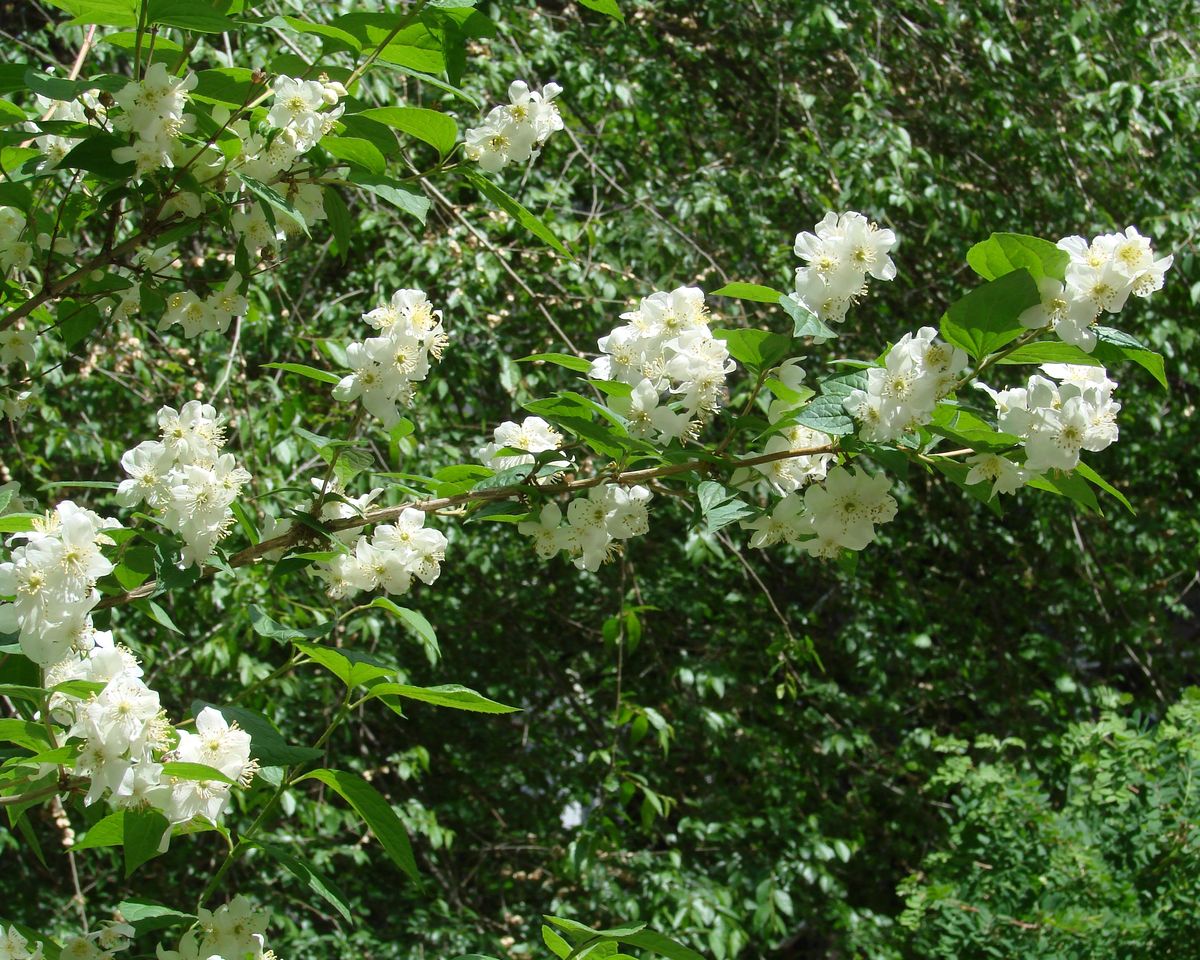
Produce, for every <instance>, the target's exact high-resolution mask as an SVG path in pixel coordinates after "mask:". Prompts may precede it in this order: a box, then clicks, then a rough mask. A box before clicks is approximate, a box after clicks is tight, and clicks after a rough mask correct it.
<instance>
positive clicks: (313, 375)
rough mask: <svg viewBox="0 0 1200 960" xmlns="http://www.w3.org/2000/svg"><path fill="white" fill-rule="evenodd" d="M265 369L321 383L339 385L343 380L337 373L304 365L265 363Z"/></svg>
mask: <svg viewBox="0 0 1200 960" xmlns="http://www.w3.org/2000/svg"><path fill="white" fill-rule="evenodd" d="M263 367H266V368H269V369H271V370H283V371H286V372H287V373H295V374H298V375H299V376H301V377H308V379H309V380H319V381H321V383H338V382H339V381H341V379H342V378H341V377H339V376H338V375H337V374H336V373H330V372H329V371H328V370H318V369H317V368H316V367H310V366H308V365H307V364H303V363H264V364H263Z"/></svg>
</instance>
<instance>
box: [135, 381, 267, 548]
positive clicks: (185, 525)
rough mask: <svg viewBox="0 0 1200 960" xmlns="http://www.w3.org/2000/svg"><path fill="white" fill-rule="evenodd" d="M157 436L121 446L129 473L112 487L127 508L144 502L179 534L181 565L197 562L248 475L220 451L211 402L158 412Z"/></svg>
mask: <svg viewBox="0 0 1200 960" xmlns="http://www.w3.org/2000/svg"><path fill="white" fill-rule="evenodd" d="M158 426H159V429H160V430H161V435H160V438H159V439H158V440H145V441H143V442H142V443H139V444H138V445H137V446H136V447H134V448H133V449H132V450H127V451H125V454H124V455H123V456H122V457H121V466H122V467H123V468H124V469H125V472H126V473H127V474H129V479H128V480H122V481H121V484H120V486H118V487H117V501H118V502H119V503H120V504H121V505H122V506H126V507H132V506H135V505H137V504H139V503H142V502H145V503H146V504H148V505H149V506H150V507H151V508H152V509H154V510H157V511H159V512H160V513H161V515H162V521H163V523H164V524H165V525H166V526H167V527H168V529H170V530H173V531H174V532H175V533H177V534H179V536H180V537H182V538H183V544H184V545H183V550H182V551H181V553H180V556H181V558H182V560H183V562H184V564H185V565H186V566H190V565H192V564H196V565H199V564H202V563H203V562H204V561H205V560H206V559H207V558H208V557H209V556H211V554H212V552H213V548H214V547H215V546H216V544H217V541H218V540H220V539H221V538H222V537H223V536H225V534H226V533H227V532H228V530H229V528H230V526H231V525H232V524H233V512H232V510H231V509H230V508H231V507H232V505H233V501H234V500H236V499H237V497H238V494H239V493H241V491H242V487H244V486H245V485H246V484H247V483H249V482H250V479H251V477H250V474H249V473H248V472H246V470H244V469H242V468H241V467H239V466H238V465H237V463H236V461H235V460H234V458H233V454H231V453H221V448H222V447H224V446H225V432H224V429H223V427H222V424H221V419H220V417H218V416H217V411H216V410H215V409H214V408H213V407H212V405H211V404H207V403H201V402H200V401H199V400H189V401H188V402H187V403H185V404H184V405H183V408H182V409H180V410H176V409H175V408H174V407H162V408H161V409H160V410H159V411H158Z"/></svg>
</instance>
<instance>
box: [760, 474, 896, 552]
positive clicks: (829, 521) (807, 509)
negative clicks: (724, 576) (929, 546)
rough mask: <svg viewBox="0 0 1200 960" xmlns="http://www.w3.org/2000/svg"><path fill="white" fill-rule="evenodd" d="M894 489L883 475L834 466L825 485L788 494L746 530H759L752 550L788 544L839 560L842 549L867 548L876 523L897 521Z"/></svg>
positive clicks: (813, 485) (812, 486)
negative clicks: (889, 491)
mask: <svg viewBox="0 0 1200 960" xmlns="http://www.w3.org/2000/svg"><path fill="white" fill-rule="evenodd" d="M890 488H891V482H890V481H889V480H888V478H887V477H886V476H884V475H883V474H877V475H876V476H871V475H870V474H869V473H867V472H866V471H864V470H858V471H854V470H851V469H850V468H848V467H834V468H833V469H832V470H830V471H829V474H828V476H826V478H825V482H824V483H823V484H812V485H811V486H809V488H808V489H807V490H805V491H804V493H803V495H801V494H800V493H789V494H788V495H787V496H786V497H784V498H783V499H782V500H780V501H779V502H778V503H776V504H775V506H774V507H773V508H772V510H771V512H770V513H767V514H763V515H762V516H761V517H759V518H758V519H757V520H753V521H751V522H748V523H745V524H743V526H744V527H745V528H746V529H748V530H753V531H754V535H753V536H752V537H751V538H750V545H751V546H753V547H766V546H770V545H771V544H775V543H779V542H780V541H784V542H787V543H791V544H795V545H797V546H800V547H802V548H804V549H805V550H807V551H808V553H809V554H811V555H812V556H814V557H836V556H837V555H838V554H840V553H841V552H842V550H843V549H847V550H862V549H863V548H864V547H866V546H867V544H869V543H871V541H873V540H874V539H875V536H876V532H875V526H876V524H880V523H887V522H889V521H890V520H891V519H892V518H893V517H895V515H896V501H895V500H893V499H892V497H891V496H889V495H888V490H889V489H890Z"/></svg>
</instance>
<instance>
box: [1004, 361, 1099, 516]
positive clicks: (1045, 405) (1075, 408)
mask: <svg viewBox="0 0 1200 960" xmlns="http://www.w3.org/2000/svg"><path fill="white" fill-rule="evenodd" d="M1042 370H1043V372H1044V373H1045V374H1046V376H1041V375H1040V374H1035V375H1034V376H1032V377H1030V378H1029V382H1028V383H1027V384H1026V385H1025V386H1024V387H1014V388H1012V389H1010V390H993V389H991V388H990V387H987V386H983V385H982V384H981V385H980V386H981V388H982V389H983V390H985V391H987V393H988V394H989V395H991V397H992V399H993V400H994V401H995V404H996V415H997V421H998V424H999V426H1000V429H1001V430H1003V431H1004V432H1005V433H1010V434H1012V435H1014V436H1017V437H1020V438H1021V439H1022V440H1023V441H1024V446H1025V464H1024V470H1025V471H1026V473H1027V475H1030V476H1031V475H1036V474H1039V473H1045V472H1046V471H1047V470H1073V469H1075V467H1076V466H1078V464H1079V456H1080V453H1081V451H1083V450H1088V451H1090V452H1092V453H1095V452H1098V451H1100V450H1103V449H1105V448H1106V447H1108V446H1109V445H1111V444H1112V443H1115V442H1116V440H1117V434H1118V428H1117V413H1118V411H1120V409H1121V404H1120V403H1119V402H1118V401H1116V400H1114V399H1113V398H1112V395H1113V391H1114V390H1115V389H1116V387H1117V384H1116V383H1114V382H1113V381H1112V380H1109V379H1108V374H1107V371H1105V369H1104V368H1103V367H1098V366H1097V367H1093V366H1084V365H1080V364H1066V363H1047V364H1043V365H1042ZM1056 380H1057V381H1059V382H1058V383H1055V381H1056ZM989 464H990V468H991V469H997V470H999V469H1000V468H998V467H997V466H996V465H995V464H994V463H992V462H991V461H989ZM1001 472H1003V474H1004V485H1005V486H1007V485H1010V484H1011V482H1012V481H1013V480H1015V479H1017V478H1018V475H1017V474H1015V473H1013V471H1011V470H1008V471H1001ZM983 478H984V477H981V479H983ZM995 479H996V480H997V482H1000V481H1001V477H1000V475H999V474H998V475H997V477H996V478H995ZM1001 492H1005V491H1004V490H1003V489H1001Z"/></svg>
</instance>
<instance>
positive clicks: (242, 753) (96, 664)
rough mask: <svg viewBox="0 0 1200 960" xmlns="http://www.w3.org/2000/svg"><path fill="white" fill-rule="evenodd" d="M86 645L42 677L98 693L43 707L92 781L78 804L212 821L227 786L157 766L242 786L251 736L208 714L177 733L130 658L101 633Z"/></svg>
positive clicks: (79, 771) (248, 774) (59, 696)
mask: <svg viewBox="0 0 1200 960" xmlns="http://www.w3.org/2000/svg"><path fill="white" fill-rule="evenodd" d="M91 642H92V644H93V646H92V647H91V649H89V650H87V651H86V652H83V653H76V654H74V655H71V656H68V657H67V658H66V659H64V660H62V661H60V662H59V663H57V664H55V665H54V666H52V667H51V668H50V669H49V670H48V671H47V672H46V678H47V679H46V683H47V686H50V687H55V686H58V685H60V684H65V683H67V682H68V681H83V682H84V683H85V684H93V685H95V686H97V687H99V689H98V690H97V691H96V692H94V693H91V694H90V695H76V694H75V693H72V692H68V691H70V690H71V688H70V687H69V686H68V687H67V688H66V689H65V690H59V691H58V692H56V693H55V694H54V695H53V696H52V697H51V700H50V714H51V716H52V717H53V718H54V719H55V720H56V721H57V722H59V723H61V724H62V725H63V726H64V727H67V728H68V729H67V736H68V738H76V739H78V740H80V741H82V744H81V746H80V750H79V754H78V757H77V758H76V761H75V773H76V775H78V776H82V777H87V778H89V779H90V781H91V782H90V785H89V787H88V792H87V795H86V797H85V798H84V803H85V804H92V803H95V802H96V801H97V800H100V799H102V798H105V797H107V799H108V802H109V804H111V805H112V806H113V807H116V808H118V809H125V808H130V809H143V808H153V809H156V810H159V811H161V812H162V813H163V815H164V816H166V818H167V820H169V821H170V822H171V823H175V824H178V823H187V822H189V821H191V820H192V819H194V818H195V817H197V816H202V817H205V818H206V819H208V820H210V821H212V822H216V820H217V819H218V818H219V817H220V816H221V813H222V812H223V811H224V809H225V807H226V806H227V805H228V802H229V791H230V783H229V782H226V780H218V779H213V780H198V779H185V778H177V777H173V776H171V775H170V774H169V773H168V772H166V770H165V768H164V766H163V764H164V763H166V762H168V761H179V762H185V763H194V764H203V765H204V766H207V767H211V768H213V769H215V770H217V771H219V772H220V773H221V775H222V776H223V777H226V778H228V780H229V781H232V782H233V783H241V784H242V785H243V786H245V785H248V784H249V782H250V780H251V779H252V778H253V776H254V773H255V771H256V770H257V769H258V765H257V764H256V763H255V762H254V761H253V760H251V759H250V735H249V734H248V733H246V732H245V731H244V730H240V729H238V727H237V725H236V724H233V725H230V724H229V723H228V722H226V720H225V718H224V717H223V716H222V715H221V713H220V712H219V711H217V710H215V709H214V708H212V707H205V708H204V709H203V710H201V711H200V713H199V715H198V716H197V717H196V732H195V733H192V732H190V731H187V730H176V729H175V728H174V727H173V726H172V725H171V724H170V722H168V720H167V717H166V713H165V712H164V711H163V709H162V706H161V705H160V703H159V698H158V694H157V693H156V692H155V691H154V690H151V689H150V688H149V687H148V686H147V685H146V684H145V682H144V681H143V680H142V669H141V667H140V666H139V665H138V662H137V660H136V658H135V657H134V656H133V654H132V653H131V652H130V651H129V650H128V649H127V648H125V647H123V646H120V645H116V644H114V643H113V639H112V634H111V633H108V632H107V631H93V633H92V636H91ZM173 744H174V746H172V745H173ZM165 842H166V841H165V838H164V843H165Z"/></svg>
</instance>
